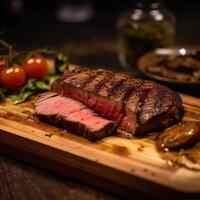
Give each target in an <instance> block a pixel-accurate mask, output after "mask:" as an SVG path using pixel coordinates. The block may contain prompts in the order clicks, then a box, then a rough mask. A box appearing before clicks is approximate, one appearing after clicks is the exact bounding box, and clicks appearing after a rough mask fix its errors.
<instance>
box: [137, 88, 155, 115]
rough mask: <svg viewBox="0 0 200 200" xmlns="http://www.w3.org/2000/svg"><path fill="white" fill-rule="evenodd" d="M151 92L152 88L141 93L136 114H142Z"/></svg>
mask: <svg viewBox="0 0 200 200" xmlns="http://www.w3.org/2000/svg"><path fill="white" fill-rule="evenodd" d="M150 91H151V89H150V88H146V89H144V90H142V91H140V93H139V100H138V102H137V107H136V113H138V114H140V113H141V112H142V110H143V106H144V103H145V100H146V99H147V97H148V94H149V92H150Z"/></svg>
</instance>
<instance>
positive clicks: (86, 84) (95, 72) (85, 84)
mask: <svg viewBox="0 0 200 200" xmlns="http://www.w3.org/2000/svg"><path fill="white" fill-rule="evenodd" d="M97 73H98V72H97V71H91V76H90V77H89V78H88V79H87V80H86V81H84V82H83V84H82V89H84V88H85V87H87V86H88V84H90V83H91V82H92V80H93V79H94V77H95V76H96V75H97Z"/></svg>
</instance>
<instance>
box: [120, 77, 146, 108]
mask: <svg viewBox="0 0 200 200" xmlns="http://www.w3.org/2000/svg"><path fill="white" fill-rule="evenodd" d="M143 83H144V81H140V82H138V83H135V84H134V85H130V86H129V87H128V88H127V89H126V92H125V94H124V97H123V98H122V103H123V104H124V105H126V104H127V102H128V101H129V99H130V97H131V95H133V94H134V92H135V91H137V90H139V88H140V87H141V86H142V85H143Z"/></svg>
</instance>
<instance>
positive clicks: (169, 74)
mask: <svg viewBox="0 0 200 200" xmlns="http://www.w3.org/2000/svg"><path fill="white" fill-rule="evenodd" d="M138 67H139V69H140V71H141V72H143V73H144V74H145V75H147V76H149V77H151V78H153V79H157V80H162V81H168V82H173V83H183V84H200V55H199V52H198V50H195V49H187V48H175V47H174V48H168V49H156V50H155V51H153V52H150V53H147V54H145V55H144V56H142V57H141V58H140V60H139V62H138Z"/></svg>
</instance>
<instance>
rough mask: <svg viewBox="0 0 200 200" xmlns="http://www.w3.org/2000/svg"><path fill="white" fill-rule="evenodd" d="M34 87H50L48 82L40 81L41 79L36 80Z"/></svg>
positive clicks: (47, 88) (43, 88) (46, 88)
mask: <svg viewBox="0 0 200 200" xmlns="http://www.w3.org/2000/svg"><path fill="white" fill-rule="evenodd" d="M36 87H37V88H38V89H39V90H49V89H50V85H49V84H48V83H45V82H42V81H37V82H36Z"/></svg>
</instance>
